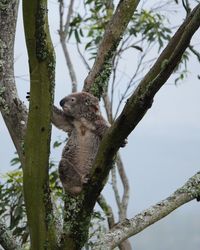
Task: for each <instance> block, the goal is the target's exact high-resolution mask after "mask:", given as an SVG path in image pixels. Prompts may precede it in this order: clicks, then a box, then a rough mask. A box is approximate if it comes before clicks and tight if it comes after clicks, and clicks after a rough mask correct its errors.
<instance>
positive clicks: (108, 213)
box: [97, 194, 115, 229]
mask: <svg viewBox="0 0 200 250" xmlns="http://www.w3.org/2000/svg"><path fill="white" fill-rule="evenodd" d="M97 202H98V204H99V206H100V207H101V209H102V210H103V211H104V213H105V215H106V218H107V221H108V226H109V229H111V228H112V227H113V226H114V224H115V218H114V214H113V211H112V208H111V206H110V205H109V204H108V203H107V201H106V199H105V198H104V196H103V195H102V194H100V195H99V197H98V199H97Z"/></svg>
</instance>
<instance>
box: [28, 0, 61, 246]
mask: <svg viewBox="0 0 200 250" xmlns="http://www.w3.org/2000/svg"><path fill="white" fill-rule="evenodd" d="M23 17H24V28H25V37H26V45H27V49H28V57H29V70H30V79H31V86H30V107H29V117H28V124H27V132H26V136H25V166H24V169H23V171H24V178H23V181H24V197H25V204H26V210H27V217H28V225H29V230H30V238H31V249H33V250H36V249H37V250H42V249H52V250H55V249H57V237H56V227H55V220H54V216H53V211H52V204H51V199H50V191H49V177H48V168H49V152H50V135H51V125H50V124H51V107H52V102H53V92H54V75H55V73H54V68H55V59H54V50H53V47H52V43H51V39H50V35H49V30H48V18H47V2H46V1H42V0H24V1H23Z"/></svg>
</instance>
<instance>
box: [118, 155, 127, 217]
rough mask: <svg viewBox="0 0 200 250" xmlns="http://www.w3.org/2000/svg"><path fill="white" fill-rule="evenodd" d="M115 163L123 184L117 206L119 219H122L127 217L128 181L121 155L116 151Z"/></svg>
mask: <svg viewBox="0 0 200 250" xmlns="http://www.w3.org/2000/svg"><path fill="white" fill-rule="evenodd" d="M116 165H117V169H118V172H119V175H120V178H121V181H122V184H123V188H124V191H123V196H122V200H121V202H120V207H119V210H120V212H119V216H120V221H121V220H124V219H125V218H126V217H127V207H128V201H129V182H128V178H127V176H126V172H125V169H124V164H123V162H122V159H121V156H120V154H119V153H118V154H117V158H116Z"/></svg>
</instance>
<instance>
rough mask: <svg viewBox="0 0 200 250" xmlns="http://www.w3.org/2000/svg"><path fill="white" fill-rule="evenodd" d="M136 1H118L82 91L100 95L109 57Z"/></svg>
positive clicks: (136, 3) (109, 68)
mask: <svg viewBox="0 0 200 250" xmlns="http://www.w3.org/2000/svg"><path fill="white" fill-rule="evenodd" d="M138 2H139V1H138V0H124V1H122V0H121V1H120V2H119V4H118V6H117V9H116V11H115V13H114V15H113V17H112V18H111V20H110V22H109V24H108V25H107V27H106V30H105V33H104V36H103V39H102V41H101V43H100V45H99V49H98V53H97V57H96V60H95V63H94V65H93V67H92V70H91V71H90V73H89V75H88V76H87V78H86V79H85V83H84V91H88V92H91V93H92V94H94V95H96V96H98V97H100V96H101V95H102V93H103V91H104V89H105V88H106V86H107V84H108V80H109V77H110V73H111V59H112V57H113V54H114V52H115V51H116V49H117V46H118V44H119V42H120V40H121V38H122V35H123V33H124V31H125V30H126V27H127V25H128V23H129V21H130V19H131V17H132V15H133V13H134V11H135V9H136V7H137V5H138Z"/></svg>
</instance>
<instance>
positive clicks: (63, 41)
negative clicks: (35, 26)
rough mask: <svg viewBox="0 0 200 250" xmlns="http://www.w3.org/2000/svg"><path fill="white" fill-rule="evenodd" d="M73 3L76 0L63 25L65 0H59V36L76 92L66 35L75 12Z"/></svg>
mask: <svg viewBox="0 0 200 250" xmlns="http://www.w3.org/2000/svg"><path fill="white" fill-rule="evenodd" d="M73 4H74V0H71V1H70V5H69V9H68V14H67V20H66V23H65V25H64V26H63V12H64V3H63V0H59V17H60V29H59V36H60V42H61V46H62V49H63V53H64V56H65V60H66V64H67V67H68V70H69V75H70V78H71V82H72V92H76V91H77V78H76V73H75V70H74V67H73V64H72V60H71V58H70V54H69V51H68V48H67V44H66V37H67V33H68V30H69V23H70V18H71V15H72V13H73Z"/></svg>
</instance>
